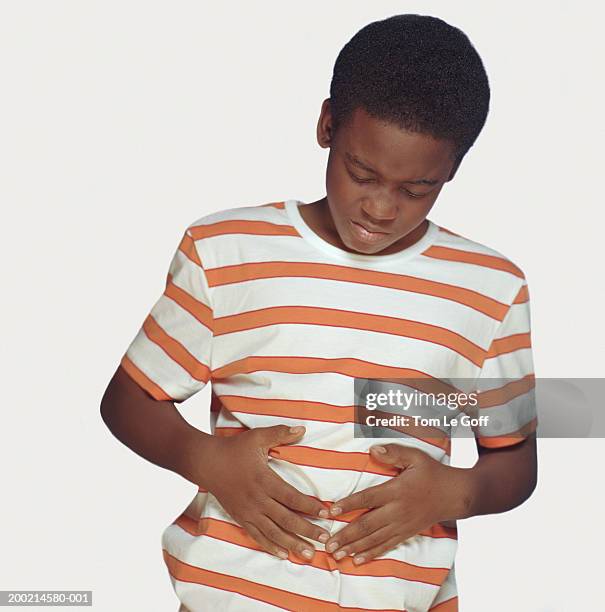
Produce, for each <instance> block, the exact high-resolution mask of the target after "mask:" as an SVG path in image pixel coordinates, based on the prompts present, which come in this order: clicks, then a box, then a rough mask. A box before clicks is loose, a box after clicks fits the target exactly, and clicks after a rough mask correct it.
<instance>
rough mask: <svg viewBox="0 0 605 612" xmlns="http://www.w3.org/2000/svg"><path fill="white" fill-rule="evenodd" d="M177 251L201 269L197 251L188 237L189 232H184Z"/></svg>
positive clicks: (191, 239)
mask: <svg viewBox="0 0 605 612" xmlns="http://www.w3.org/2000/svg"><path fill="white" fill-rule="evenodd" d="M179 250H180V251H182V253H184V254H185V255H186V256H187V257H188V258H189V259H190V260H191V261H192V262H193V263H194V264H197V265H198V266H200V268H201V267H202V260H201V259H200V257H199V255H198V252H197V249H196V248H195V242H194V241H193V238H192V237H191V236H190V235H189V232H188V231H187V232H185V235H184V236H183V239H182V240H181V243H180V244H179Z"/></svg>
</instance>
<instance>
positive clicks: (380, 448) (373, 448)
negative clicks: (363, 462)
mask: <svg viewBox="0 0 605 612" xmlns="http://www.w3.org/2000/svg"><path fill="white" fill-rule="evenodd" d="M370 448H371V449H372V450H375V451H376V452H377V453H386V452H387V449H386V448H385V447H384V446H371V447H370Z"/></svg>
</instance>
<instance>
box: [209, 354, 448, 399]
mask: <svg viewBox="0 0 605 612" xmlns="http://www.w3.org/2000/svg"><path fill="white" fill-rule="evenodd" d="M259 370H266V371H270V372H284V373H287V374H314V373H323V372H332V373H335V374H343V375H344V376H354V377H357V378H382V379H384V381H385V382H389V379H391V380H392V381H393V382H396V383H399V384H401V383H402V382H403V381H402V380H401V379H412V380H413V383H414V384H411V383H410V384H408V386H410V387H414V388H417V389H420V390H430V391H431V392H432V393H439V392H442V393H452V392H456V391H459V390H458V389H456V388H455V387H452V386H451V385H448V384H447V383H445V382H444V381H442V380H440V379H438V378H434V377H432V376H430V375H429V374H426V373H425V372H421V371H420V370H412V369H411V368H398V367H395V366H388V365H382V364H379V363H372V362H371V361H364V360H362V359H356V358H354V357H338V358H334V359H327V358H322V357H295V356H292V355H271V356H270V357H263V356H260V355H258V356H257V355H251V356H249V357H243V358H242V359H238V360H236V361H232V362H230V363H227V364H226V365H224V366H222V367H220V368H217V369H215V370H213V371H212V379H213V380H219V379H224V378H227V377H229V376H234V375H235V374H248V373H250V372H257V371H259ZM422 379H423V380H424V381H426V382H425V383H424V384H423V382H422Z"/></svg>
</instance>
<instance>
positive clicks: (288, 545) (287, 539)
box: [256, 515, 315, 561]
mask: <svg viewBox="0 0 605 612" xmlns="http://www.w3.org/2000/svg"><path fill="white" fill-rule="evenodd" d="M256 525H257V527H258V528H259V529H260V531H262V532H263V534H264V535H265V537H266V538H267V539H268V540H269V541H270V542H272V543H274V544H277V545H278V546H281V547H282V548H285V549H286V550H289V551H291V552H293V553H294V554H296V555H298V556H300V557H302V558H303V559H305V560H306V561H310V560H311V559H312V558H313V556H314V555H315V547H314V546H313V545H312V544H309V542H307V541H306V540H303V539H302V538H298V537H296V536H294V535H292V534H290V533H286V532H285V531H284V530H283V529H282V528H281V527H280V526H279V525H277V524H276V523H275V522H274V521H272V520H271V518H269V517H268V516H266V515H262V516H261V517H260V518H259V520H258V522H257V524H256Z"/></svg>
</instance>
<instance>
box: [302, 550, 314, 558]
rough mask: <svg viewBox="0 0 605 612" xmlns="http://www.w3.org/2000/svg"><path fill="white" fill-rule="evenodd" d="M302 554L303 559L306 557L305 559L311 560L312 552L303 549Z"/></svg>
mask: <svg viewBox="0 0 605 612" xmlns="http://www.w3.org/2000/svg"><path fill="white" fill-rule="evenodd" d="M302 554H303V557H307V559H312V558H313V551H312V550H309V549H308V548H305V550H303V552H302Z"/></svg>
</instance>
